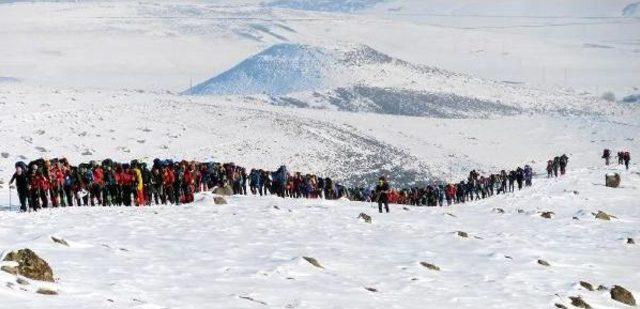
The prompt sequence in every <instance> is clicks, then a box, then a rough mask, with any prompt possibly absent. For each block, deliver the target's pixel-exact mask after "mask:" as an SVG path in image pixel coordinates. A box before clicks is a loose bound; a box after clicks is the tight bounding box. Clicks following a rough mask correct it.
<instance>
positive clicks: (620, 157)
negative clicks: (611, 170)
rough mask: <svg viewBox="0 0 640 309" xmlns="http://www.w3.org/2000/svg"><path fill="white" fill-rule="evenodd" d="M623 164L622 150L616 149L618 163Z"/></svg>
mask: <svg viewBox="0 0 640 309" xmlns="http://www.w3.org/2000/svg"><path fill="white" fill-rule="evenodd" d="M622 164H624V151H618V165H622Z"/></svg>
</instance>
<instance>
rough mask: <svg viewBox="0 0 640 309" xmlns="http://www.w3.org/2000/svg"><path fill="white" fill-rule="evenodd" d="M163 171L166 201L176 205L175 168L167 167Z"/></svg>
mask: <svg viewBox="0 0 640 309" xmlns="http://www.w3.org/2000/svg"><path fill="white" fill-rule="evenodd" d="M162 169H163V182H164V183H163V185H164V194H165V196H166V199H167V200H169V203H172V204H175V201H174V192H173V184H174V183H175V181H176V176H175V174H174V173H173V168H172V167H171V166H165V167H163V168H162Z"/></svg>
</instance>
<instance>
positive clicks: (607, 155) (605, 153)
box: [602, 148, 611, 165]
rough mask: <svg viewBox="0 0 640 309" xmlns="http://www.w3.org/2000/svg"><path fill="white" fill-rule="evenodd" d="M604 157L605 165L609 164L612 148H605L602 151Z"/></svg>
mask: <svg viewBox="0 0 640 309" xmlns="http://www.w3.org/2000/svg"><path fill="white" fill-rule="evenodd" d="M602 158H603V159H604V165H609V159H611V150H609V149H607V148H605V149H604V151H603V152H602Z"/></svg>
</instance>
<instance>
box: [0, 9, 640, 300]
mask: <svg viewBox="0 0 640 309" xmlns="http://www.w3.org/2000/svg"><path fill="white" fill-rule="evenodd" d="M638 11H639V9H638V2H636V1H625V0H611V1H584V0H561V1H533V0H517V1H503V0H459V1H445V0H382V1H379V0H317V1H315V0H241V1H235V0H234V1H232V0H223V1H195V0H194V1H191V0H190V1H148V0H144V1H82V0H79V1H6V0H5V1H3V0H0V110H1V111H2V112H1V113H0V209H1V210H2V211H0V252H2V253H7V252H9V251H10V250H12V249H20V248H23V247H29V248H31V249H34V250H35V251H36V252H37V253H38V254H40V255H42V256H43V257H44V258H45V259H46V260H48V261H49V262H50V264H51V265H52V267H53V269H54V272H55V276H56V278H57V281H56V282H55V283H53V284H51V287H52V288H53V289H55V290H58V291H59V295H57V296H42V295H38V294H35V293H34V291H35V290H37V288H38V287H39V286H41V285H42V284H43V283H37V282H31V285H28V286H22V285H15V284H14V285H6V283H7V282H12V281H15V278H12V277H11V276H10V275H8V274H6V273H4V272H0V296H1V299H2V300H1V301H0V307H2V308H4V307H7V308H9V307H11V308H17V307H24V308H210V307H212V308H253V307H256V308H257V307H273V308H281V307H286V308H298V307H299V308H425V307H428V308H454V307H461V308H504V307H510V308H511V307H517V308H549V307H552V306H553V304H555V303H561V304H565V305H568V297H569V296H577V295H581V296H582V297H583V298H584V299H585V300H586V301H587V302H588V303H589V304H591V305H592V306H594V307H595V308H623V305H621V304H619V303H615V302H613V301H612V300H610V299H609V297H608V293H607V292H603V291H599V292H588V291H586V290H584V289H582V288H580V286H579V285H578V284H577V283H578V282H579V281H580V280H585V281H589V282H591V283H592V284H594V285H595V286H597V285H600V284H602V285H604V286H607V287H610V286H612V285H614V284H619V285H622V286H624V287H626V288H627V289H629V290H631V291H632V292H633V293H634V294H635V295H636V298H639V297H640V285H639V283H640V264H639V263H638V262H637V261H640V250H639V249H638V247H637V245H627V244H626V239H627V238H628V237H632V238H635V239H636V242H638V241H640V239H639V238H640V228H639V227H640V208H638V207H637V206H638V199H639V198H640V174H639V172H640V171H639V169H638V166H639V165H638V164H637V156H638V155H637V154H638V153H640V139H639V136H640V106H639V105H638V104H634V103H616V102H608V101H606V100H603V99H601V98H600V96H601V95H602V94H603V92H606V91H613V92H614V94H615V95H616V96H617V98H618V99H620V98H622V97H623V96H626V95H633V94H636V95H637V94H638V93H640V90H639V89H640V75H639V74H637V73H638V72H640V57H639V55H640V41H639V40H638V38H639V37H640V19H639V18H638ZM202 82H204V83H202ZM194 86H196V87H194ZM189 89H191V90H198V91H186V92H185V90H189ZM190 94H199V95H190ZM297 107H304V108H297ZM320 108H321V109H320ZM416 116H418V117H416ZM604 148H609V149H611V150H612V151H613V153H614V154H615V153H616V152H617V151H618V150H628V151H630V152H631V156H632V167H631V171H622V170H621V169H620V168H618V167H617V166H612V167H611V168H604V167H602V162H601V159H599V157H600V155H601V154H602V150H603V149H604ZM562 153H566V154H567V155H569V157H570V161H569V175H567V176H566V177H563V178H561V179H551V180H547V179H544V178H537V179H536V181H535V184H534V186H533V188H530V189H527V190H525V191H522V192H517V193H515V194H512V195H508V196H500V197H496V198H492V199H489V200H484V201H480V202H476V203H471V204H467V205H464V206H453V207H448V208H414V207H408V208H407V210H404V209H403V208H402V207H400V206H394V207H393V210H392V213H391V214H390V215H378V214H377V213H376V212H375V209H374V206H373V205H371V204H363V203H351V202H348V201H330V202H328V201H321V200H280V199H275V198H253V197H233V198H230V200H229V202H230V203H229V204H228V205H225V206H214V205H213V203H212V197H211V196H209V195H207V194H205V195H201V196H199V197H198V202H197V203H195V204H193V205H188V206H181V207H173V206H166V207H144V208H108V209H107V208H101V207H93V208H68V209H54V210H46V211H42V212H38V213H29V214H19V213H16V212H11V211H8V210H11V207H10V204H13V206H14V208H13V209H15V200H16V196H15V191H14V192H13V195H12V196H10V194H9V189H8V186H7V182H8V181H9V178H10V177H11V174H12V172H13V169H14V162H16V161H18V160H24V161H29V160H33V159H36V158H39V157H47V158H53V157H67V158H68V159H69V160H70V161H71V162H72V163H75V164H77V163H80V162H86V161H89V160H101V159H104V158H112V159H114V160H119V161H129V160H132V159H139V160H143V161H147V162H149V161H151V160H152V159H153V158H155V157H159V158H174V159H194V160H201V161H219V162H230V161H233V162H235V163H237V164H239V165H242V166H246V167H249V168H253V167H257V168H264V169H274V168H276V167H277V166H280V165H282V164H286V165H287V166H288V167H289V169H290V170H294V171H302V172H310V173H317V174H318V175H321V176H328V177H332V178H334V179H336V180H338V181H339V182H342V183H346V184H357V185H363V184H366V185H370V184H371V183H372V181H373V180H374V179H376V178H377V177H378V176H379V175H380V174H386V175H387V176H389V177H390V178H391V182H392V185H395V186H405V185H412V184H415V183H424V182H427V181H430V180H436V179H437V180H446V181H459V180H461V179H462V178H463V177H465V176H466V175H468V172H469V171H470V170H471V169H476V170H479V171H480V172H481V173H490V172H496V171H499V170H502V169H512V168H515V167H516V166H522V165H524V164H530V165H532V166H533V168H534V170H535V171H536V172H538V173H541V172H542V171H543V168H544V166H545V162H546V160H548V159H549V158H550V157H552V156H556V155H560V154H562ZM613 171H617V172H620V173H621V174H622V188H619V189H610V188H606V187H604V186H603V182H604V175H605V173H608V172H613ZM274 206H277V207H274ZM496 208H501V209H503V210H504V211H505V212H504V213H502V214H501V213H499V212H498V211H496V210H494V209H496ZM518 210H520V211H518ZM598 210H603V211H606V212H607V213H610V214H613V215H615V216H616V218H614V219H613V220H612V221H609V222H607V221H600V220H596V219H595V218H594V217H593V215H592V214H591V213H592V212H596V211H598ZM540 211H553V212H554V213H555V216H554V217H553V218H552V219H544V218H542V217H540V215H539V212H540ZM360 212H366V213H368V214H370V215H372V217H373V223H372V224H367V223H364V222H362V221H359V220H357V219H356V217H357V216H358V214H359V213H360ZM574 217H576V218H577V219H574ZM459 230H462V231H465V232H467V233H469V235H470V237H469V238H466V239H464V238H460V237H458V236H457V234H456V231H459ZM50 236H56V237H61V238H64V239H65V240H66V241H68V242H69V244H70V246H69V247H65V246H61V245H59V244H55V243H53V242H52V241H51V240H50ZM304 256H311V257H314V258H316V259H317V260H318V261H319V262H320V263H321V264H322V265H323V266H324V268H323V269H321V268H315V267H313V266H312V265H310V264H309V263H307V262H306V261H305V260H304V259H303V257H304ZM538 259H543V260H546V261H548V262H549V263H550V264H551V266H549V267H544V266H541V265H539V264H537V263H536V261H537V260H538ZM420 262H428V263H433V264H436V265H438V266H439V267H440V268H441V270H440V271H438V272H436V271H431V270H428V269H426V268H424V267H423V266H421V265H420ZM20 287H23V288H24V289H25V290H26V291H23V290H20ZM367 288H368V289H369V290H367ZM373 289H375V290H376V291H375V292H374V291H371V290H373Z"/></svg>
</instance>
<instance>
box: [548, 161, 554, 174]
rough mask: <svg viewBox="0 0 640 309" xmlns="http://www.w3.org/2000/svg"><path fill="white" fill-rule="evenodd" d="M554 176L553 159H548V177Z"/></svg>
mask: <svg viewBox="0 0 640 309" xmlns="http://www.w3.org/2000/svg"><path fill="white" fill-rule="evenodd" d="M551 177H553V160H549V161H547V178H551Z"/></svg>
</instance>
